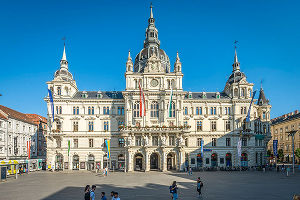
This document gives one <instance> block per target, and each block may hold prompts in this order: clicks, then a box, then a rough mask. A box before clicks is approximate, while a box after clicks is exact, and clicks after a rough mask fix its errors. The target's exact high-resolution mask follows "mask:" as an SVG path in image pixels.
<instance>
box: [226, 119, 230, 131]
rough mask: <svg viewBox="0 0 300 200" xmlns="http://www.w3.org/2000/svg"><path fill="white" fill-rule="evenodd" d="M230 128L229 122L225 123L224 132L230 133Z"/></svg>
mask: <svg viewBox="0 0 300 200" xmlns="http://www.w3.org/2000/svg"><path fill="white" fill-rule="evenodd" d="M230 130H231V127H230V121H226V131H230Z"/></svg>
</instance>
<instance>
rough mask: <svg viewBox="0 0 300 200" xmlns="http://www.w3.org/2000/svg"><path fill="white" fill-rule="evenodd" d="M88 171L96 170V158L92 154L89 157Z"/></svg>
mask: <svg viewBox="0 0 300 200" xmlns="http://www.w3.org/2000/svg"><path fill="white" fill-rule="evenodd" d="M87 170H88V171H93V170H95V157H94V155H92V154H90V155H89V156H88V161H87Z"/></svg>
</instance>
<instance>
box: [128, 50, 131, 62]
mask: <svg viewBox="0 0 300 200" xmlns="http://www.w3.org/2000/svg"><path fill="white" fill-rule="evenodd" d="M128 60H131V56H130V49H129V51H128Z"/></svg>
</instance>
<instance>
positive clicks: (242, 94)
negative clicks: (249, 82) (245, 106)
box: [241, 88, 245, 97]
mask: <svg viewBox="0 0 300 200" xmlns="http://www.w3.org/2000/svg"><path fill="white" fill-rule="evenodd" d="M241 96H242V97H244V96H245V89H244V88H243V89H242V91H241Z"/></svg>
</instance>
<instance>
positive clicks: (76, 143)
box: [73, 139, 78, 148]
mask: <svg viewBox="0 0 300 200" xmlns="http://www.w3.org/2000/svg"><path fill="white" fill-rule="evenodd" d="M73 143H74V148H78V139H74V140H73Z"/></svg>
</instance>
